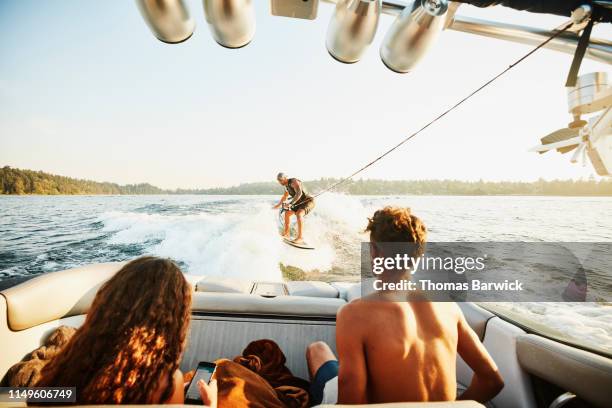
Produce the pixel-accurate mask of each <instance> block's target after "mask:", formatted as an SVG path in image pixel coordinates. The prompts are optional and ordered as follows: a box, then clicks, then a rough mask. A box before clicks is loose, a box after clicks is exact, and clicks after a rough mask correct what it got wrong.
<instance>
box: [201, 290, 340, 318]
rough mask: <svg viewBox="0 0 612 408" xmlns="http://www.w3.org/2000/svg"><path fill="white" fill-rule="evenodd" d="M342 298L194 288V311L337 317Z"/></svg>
mask: <svg viewBox="0 0 612 408" xmlns="http://www.w3.org/2000/svg"><path fill="white" fill-rule="evenodd" d="M345 303H346V302H345V301H344V300H343V299H338V298H335V299H332V298H314V297H306V296H277V297H273V298H268V297H262V296H259V295H247V294H241V293H219V292H216V293H215V292H195V293H194V294H193V304H192V310H193V312H194V313H213V314H214V313H222V314H243V315H245V314H246V315H251V314H257V315H266V316H296V317H326V318H333V319H335V317H336V313H337V311H338V309H339V308H340V307H341V306H342V305H344V304H345Z"/></svg>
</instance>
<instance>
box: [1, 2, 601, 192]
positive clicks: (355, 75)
mask: <svg viewBox="0 0 612 408" xmlns="http://www.w3.org/2000/svg"><path fill="white" fill-rule="evenodd" d="M255 3H256V14H257V28H256V33H255V38H254V40H253V42H252V43H251V44H250V45H248V46H247V47H245V48H242V49H239V50H229V49H225V48H223V47H220V46H218V45H217V44H216V43H215V42H214V40H213V39H212V37H211V35H210V32H209V29H208V27H207V25H206V23H205V20H204V16H203V11H202V4H201V1H199V0H188V1H187V4H188V6H189V9H190V10H191V15H192V16H193V17H194V19H195V21H196V25H197V26H196V31H195V33H194V35H193V37H192V38H191V39H189V40H188V41H186V42H184V43H182V44H177V45H168V44H164V43H162V42H160V41H158V40H157V39H155V37H154V36H153V35H152V34H151V32H150V31H149V29H148V27H147V26H146V24H145V23H144V21H143V19H142V17H141V16H140V13H139V11H138V8H137V7H136V4H135V2H134V1H127V0H105V1H83V0H57V1H53V2H50V1H45V2H42V1H36V0H0V38H2V41H1V42H0V166H4V165H9V166H12V167H18V168H27V169H33V170H43V171H46V172H50V173H55V174H61V175H65V176H70V177H76V178H86V179H93V180H98V181H111V182H117V183H121V184H125V183H138V182H149V183H151V184H154V185H157V186H160V187H163V188H205V187H212V186H230V185H236V184H238V183H242V182H253V181H268V180H274V178H275V176H276V174H277V172H279V171H284V172H286V173H288V174H289V175H292V176H297V177H299V178H301V179H304V180H308V179H315V178H320V177H343V176H346V175H348V174H350V173H352V172H353V171H354V170H355V169H357V168H359V167H361V166H362V165H363V164H365V163H367V162H369V161H371V160H372V159H373V158H374V157H377V156H378V155H379V154H380V153H381V152H383V151H385V150H386V149H387V148H388V147H390V146H392V145H394V144H396V143H397V142H399V141H400V140H402V139H403V138H404V137H406V136H407V135H409V134H410V133H412V132H413V131H415V130H416V129H418V128H420V127H421V126H422V125H423V124H425V123H427V122H428V121H429V120H430V119H432V118H433V117H435V116H437V115H438V114H439V113H441V112H442V111H443V110H445V109H446V108H447V107H448V106H449V105H451V104H453V103H455V102H456V101H458V100H459V99H461V98H462V97H464V96H465V95H466V94H468V93H469V92H471V91H472V90H473V89H474V88H477V87H478V86H480V85H481V84H482V83H483V82H485V81H486V80H488V79H489V78H490V77H492V76H493V75H495V74H497V73H498V72H500V71H501V70H503V69H505V68H506V67H507V66H508V65H509V64H510V63H512V62H513V61H514V60H516V59H518V58H519V57H521V56H522V55H523V54H525V53H526V52H528V51H529V50H530V49H531V48H532V47H529V46H525V45H520V44H514V43H510V42H505V41H499V40H494V39H489V38H482V37H478V36H474V35H470V34H465V33H459V32H454V31H452V30H447V31H445V32H444V33H442V35H441V37H440V39H439V41H438V43H437V44H436V46H435V47H434V48H433V49H432V50H431V51H430V53H429V54H428V55H427V56H426V57H425V59H424V60H423V61H422V63H421V64H420V65H419V66H418V67H417V69H416V70H415V71H414V72H411V73H409V74H404V75H401V74H397V73H394V72H391V71H389V70H388V69H386V68H385V66H384V65H383V63H382V62H381V60H380V57H379V52H378V50H379V47H380V43H381V41H382V39H383V37H384V34H385V32H386V31H387V29H388V27H389V26H390V25H391V23H392V22H393V17H391V16H387V15H384V16H383V17H382V19H381V22H380V25H379V28H378V32H377V35H376V38H375V40H374V43H373V44H372V46H371V47H370V48H369V49H368V51H367V53H366V54H365V55H364V57H363V59H362V61H360V62H359V63H357V64H352V65H345V64H341V63H338V62H337V61H335V60H333V59H332V58H331V57H330V56H329V55H328V53H327V51H326V49H325V34H326V30H327V25H328V23H329V20H330V17H331V16H332V13H333V10H334V7H333V5H330V4H325V3H322V4H321V5H320V7H319V16H318V18H317V20H315V21H308V20H297V19H289V18H283V17H274V16H271V15H270V13H269V2H268V1H263V0H258V1H255ZM458 14H461V15H467V16H473V17H478V18H484V19H490V20H498V21H504V22H510V23H514V24H522V25H532V26H537V27H541V28H546V29H552V28H555V27H557V26H559V25H560V24H562V23H563V22H564V21H566V19H565V18H564V17H558V16H550V15H541V14H530V13H526V12H517V11H514V10H510V9H507V8H503V7H493V8H488V9H477V8H475V7H472V6H468V5H462V6H461V7H460V8H459V11H458ZM593 36H594V37H602V38H608V39H609V38H612V28H611V27H609V26H606V27H603V26H598V27H595V29H594V32H593ZM571 58H572V57H571V55H567V54H562V53H558V52H554V51H549V50H540V51H538V52H537V53H536V54H534V55H533V56H532V57H530V58H529V59H527V60H526V61H525V62H524V63H522V64H521V65H519V66H517V67H516V68H515V69H513V70H511V71H510V72H509V73H508V74H507V75H506V76H504V77H503V78H502V79H500V80H499V81H497V82H496V83H495V84H494V85H493V86H491V87H489V88H487V89H486V90H485V91H483V92H481V93H480V94H478V95H477V96H476V97H474V98H473V99H472V100H470V101H469V102H468V103H467V104H465V105H462V106H461V107H460V108H459V109H458V110H456V111H454V112H453V113H451V114H450V115H448V116H447V117H445V118H444V119H443V120H442V121H440V122H438V123H436V124H435V125H434V126H432V127H431V128H429V129H427V130H426V131H425V132H423V133H422V134H420V135H419V136H418V137H416V138H415V139H413V140H411V141H410V142H408V143H407V144H406V145H405V146H403V147H402V148H401V149H399V150H397V151H395V152H394V153H392V154H391V155H389V156H388V157H387V158H385V159H384V160H382V161H381V162H379V163H377V164H376V165H375V166H373V167H371V168H370V169H368V170H367V171H366V172H365V173H362V175H360V177H363V178H382V179H449V178H452V179H460V180H478V179H485V180H525V181H529V180H536V179H538V178H545V179H555V178H562V179H565V178H580V177H589V176H590V175H591V174H594V171H593V169H592V167H591V166H590V164H587V166H586V167H582V166H581V165H579V164H570V162H569V160H570V155H560V154H558V153H547V154H545V155H542V156H540V155H538V154H536V153H531V152H528V149H529V148H530V147H532V146H534V145H536V144H538V142H539V138H540V137H542V136H544V135H546V134H548V133H550V132H552V131H554V130H556V129H558V128H561V127H565V126H566V125H567V123H568V122H570V121H571V117H570V116H569V115H568V114H567V100H566V90H565V88H564V83H565V77H566V75H567V72H568V70H569V66H570V64H571ZM593 71H607V72H608V73H609V74H610V73H611V72H610V65H605V64H602V63H598V62H594V61H591V60H588V59H585V60H584V62H583V65H582V69H581V73H587V72H593Z"/></svg>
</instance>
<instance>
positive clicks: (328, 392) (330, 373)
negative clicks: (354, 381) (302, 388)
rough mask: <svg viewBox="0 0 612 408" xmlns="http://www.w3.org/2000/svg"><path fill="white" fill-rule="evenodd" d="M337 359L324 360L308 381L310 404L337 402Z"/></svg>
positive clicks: (332, 403) (333, 403)
mask: <svg viewBox="0 0 612 408" xmlns="http://www.w3.org/2000/svg"><path fill="white" fill-rule="evenodd" d="M338 368H339V365H338V360H329V361H326V362H325V363H324V364H323V365H322V366H321V367H319V369H318V370H317V373H316V374H315V376H314V379H313V380H312V382H311V383H310V398H311V401H310V403H311V404H312V405H323V404H329V405H335V404H336V403H337V402H338Z"/></svg>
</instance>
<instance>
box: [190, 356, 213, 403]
mask: <svg viewBox="0 0 612 408" xmlns="http://www.w3.org/2000/svg"><path fill="white" fill-rule="evenodd" d="M216 368H217V365H216V364H215V363H207V362H205V361H203V362H200V363H198V368H197V369H196V372H195V374H194V375H193V378H192V379H191V382H190V383H189V386H188V387H187V392H185V402H186V403H187V404H199V405H202V398H201V397H200V390H199V389H198V381H200V380H204V382H205V383H206V384H208V383H209V382H210V379H211V378H212V376H213V374H214V373H215V369H216Z"/></svg>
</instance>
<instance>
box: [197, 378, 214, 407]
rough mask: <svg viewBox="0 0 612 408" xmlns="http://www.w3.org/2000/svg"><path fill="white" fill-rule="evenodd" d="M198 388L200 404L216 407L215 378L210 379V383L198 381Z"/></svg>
mask: <svg viewBox="0 0 612 408" xmlns="http://www.w3.org/2000/svg"><path fill="white" fill-rule="evenodd" d="M198 389H199V390H200V397H202V404H204V406H205V407H208V408H217V380H212V381H211V382H210V384H206V382H204V380H200V381H198Z"/></svg>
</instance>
